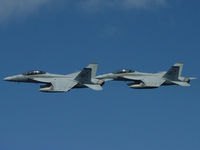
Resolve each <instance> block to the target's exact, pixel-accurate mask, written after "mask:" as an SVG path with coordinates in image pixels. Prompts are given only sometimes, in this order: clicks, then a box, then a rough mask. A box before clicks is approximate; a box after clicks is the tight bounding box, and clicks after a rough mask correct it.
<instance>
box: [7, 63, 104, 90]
mask: <svg viewBox="0 0 200 150" xmlns="http://www.w3.org/2000/svg"><path fill="white" fill-rule="evenodd" d="M97 67H98V64H96V63H92V64H89V65H88V66H87V67H86V68H84V69H83V70H82V71H78V72H75V73H72V74H67V75H60V74H51V73H47V72H44V71H40V70H34V71H29V72H25V73H23V74H20V75H15V76H10V77H7V78H4V80H5V81H11V82H27V83H40V84H43V85H41V86H40V91H41V92H67V91H69V90H71V89H72V88H91V89H93V90H102V87H101V86H102V85H103V84H104V81H102V80H99V79H96V78H95V76H96V71H97Z"/></svg>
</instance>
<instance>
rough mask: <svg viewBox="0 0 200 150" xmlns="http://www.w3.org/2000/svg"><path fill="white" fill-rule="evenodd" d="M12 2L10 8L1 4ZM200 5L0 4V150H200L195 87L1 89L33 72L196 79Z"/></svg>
mask: <svg viewBox="0 0 200 150" xmlns="http://www.w3.org/2000/svg"><path fill="white" fill-rule="evenodd" d="M9 2H10V3H9ZM199 5H200V2H199V1H195V0H194V1H188V0H141V1H137V0H118V1H117V0H107V1H106V0H101V1H99V0H78V1H76V2H74V1H73V0H62V1H59V2H57V1H55V0H21V1H20V2H19V1H17V0H0V51H1V55H0V68H1V71H0V78H1V81H0V91H1V94H0V149H1V150H36V149H37V150H66V149H69V150H83V149H86V150H133V149H137V150H147V149H148V150H169V149H170V150H177V149H181V150H188V149H192V150H199V149H200V98H199V96H200V82H199V80H195V81H193V82H192V83H191V84H192V86H191V87H189V88H188V87H178V86H171V87H161V88H158V89H153V90H134V89H130V88H128V86H126V84H125V83H124V82H109V83H107V84H105V85H104V90H103V91H100V92H96V91H92V90H90V89H74V90H72V91H70V92H68V93H63V94H47V93H40V92H39V91H38V89H39V85H37V84H17V83H9V82H4V81H2V79H3V78H4V77H6V76H10V75H15V74H20V73H23V72H25V71H29V70H34V69H40V70H44V71H47V72H51V73H60V74H67V73H72V72H74V71H77V70H80V69H82V68H83V67H85V66H87V65H88V64H89V63H90V62H98V63H99V70H98V74H103V73H108V72H112V71H116V70H118V69H121V68H130V69H133V70H137V71H143V72H157V71H163V70H168V69H169V67H170V66H171V65H173V64H174V63H175V62H179V61H181V62H184V63H185V66H184V69H183V76H192V77H197V78H200V69H199V65H200V60H199V57H200V9H199Z"/></svg>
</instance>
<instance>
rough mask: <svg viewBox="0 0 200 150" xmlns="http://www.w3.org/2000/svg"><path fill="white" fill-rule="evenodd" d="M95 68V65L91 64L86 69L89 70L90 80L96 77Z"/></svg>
mask: <svg viewBox="0 0 200 150" xmlns="http://www.w3.org/2000/svg"><path fill="white" fill-rule="evenodd" d="M97 67H98V64H97V63H91V64H89V65H88V66H87V67H86V68H90V69H91V77H92V78H94V77H96V72H97Z"/></svg>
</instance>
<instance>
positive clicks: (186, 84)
mask: <svg viewBox="0 0 200 150" xmlns="http://www.w3.org/2000/svg"><path fill="white" fill-rule="evenodd" d="M171 82H172V83H174V84H177V85H180V86H190V84H189V83H187V82H181V81H171Z"/></svg>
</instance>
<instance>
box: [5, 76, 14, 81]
mask: <svg viewBox="0 0 200 150" xmlns="http://www.w3.org/2000/svg"><path fill="white" fill-rule="evenodd" d="M3 80H4V81H12V77H6V78H4V79H3Z"/></svg>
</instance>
